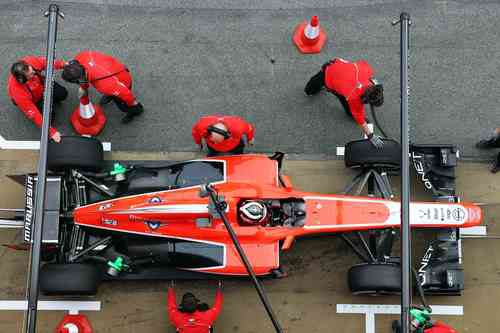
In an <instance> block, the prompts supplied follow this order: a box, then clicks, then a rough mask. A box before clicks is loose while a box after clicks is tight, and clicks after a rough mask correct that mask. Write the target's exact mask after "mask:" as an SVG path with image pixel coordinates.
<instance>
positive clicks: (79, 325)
mask: <svg viewBox="0 0 500 333" xmlns="http://www.w3.org/2000/svg"><path fill="white" fill-rule="evenodd" d="M55 333H92V326H90V322H89V320H88V319H87V317H85V316H84V315H71V314H67V315H65V316H64V318H63V319H62V320H61V322H60V323H59V325H57V327H56V331H55Z"/></svg>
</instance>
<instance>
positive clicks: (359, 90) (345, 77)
mask: <svg viewBox="0 0 500 333" xmlns="http://www.w3.org/2000/svg"><path fill="white" fill-rule="evenodd" d="M372 77H373V69H372V67H371V66H370V64H368V62H366V61H364V60H359V61H356V62H349V61H347V60H344V59H340V58H336V59H334V61H333V62H332V63H331V64H330V65H328V66H327V67H326V69H325V86H326V87H327V88H328V89H329V90H331V91H333V92H335V93H336V94H338V95H341V96H344V97H345V99H346V100H347V104H348V105H349V109H350V111H351V114H352V116H353V118H354V120H355V121H356V123H358V124H359V125H362V124H363V123H364V122H365V107H364V106H363V102H361V95H363V93H364V92H365V90H366V88H367V87H368V86H370V85H372V82H371V81H370V79H371V78H372Z"/></svg>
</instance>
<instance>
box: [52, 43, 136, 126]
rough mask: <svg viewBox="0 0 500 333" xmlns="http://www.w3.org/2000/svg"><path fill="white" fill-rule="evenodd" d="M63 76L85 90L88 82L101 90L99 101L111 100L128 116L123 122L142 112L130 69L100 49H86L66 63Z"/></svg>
mask: <svg viewBox="0 0 500 333" xmlns="http://www.w3.org/2000/svg"><path fill="white" fill-rule="evenodd" d="M62 78H63V79H64V80H66V81H68V82H71V83H78V84H80V87H81V88H82V89H86V88H87V87H88V85H87V84H90V85H92V86H94V88H95V89H96V90H97V91H98V92H99V93H101V94H102V95H103V96H102V98H101V101H100V104H101V105H103V104H107V103H109V102H111V101H112V100H113V101H114V102H115V104H116V106H117V107H118V108H119V109H120V110H121V111H122V112H125V113H126V115H125V117H124V118H123V119H122V123H129V122H130V121H132V119H134V117H136V116H138V115H140V114H141V113H142V112H143V111H144V108H143V107H142V104H141V103H139V102H138V101H137V99H136V97H135V96H134V94H132V91H131V89H132V76H131V75H130V72H129V70H128V68H127V67H126V66H125V65H124V64H122V63H121V62H120V61H118V60H117V59H115V58H113V57H112V56H109V55H107V54H104V53H101V52H97V51H83V52H80V53H79V54H77V55H76V56H75V59H74V60H71V61H70V62H69V63H68V64H67V65H66V66H64V70H63V74H62Z"/></svg>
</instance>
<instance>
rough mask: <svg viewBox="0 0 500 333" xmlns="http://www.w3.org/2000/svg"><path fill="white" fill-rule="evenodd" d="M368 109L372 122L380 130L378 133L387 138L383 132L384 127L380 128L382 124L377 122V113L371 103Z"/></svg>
mask: <svg viewBox="0 0 500 333" xmlns="http://www.w3.org/2000/svg"><path fill="white" fill-rule="evenodd" d="M370 111H371V113H372V118H373V122H374V124H375V126H376V127H377V128H378V130H379V131H380V133H382V136H383V137H384V138H388V137H387V134H385V131H384V129H383V128H382V126H380V124H379V122H378V119H377V114H376V112H375V107H374V106H373V104H370Z"/></svg>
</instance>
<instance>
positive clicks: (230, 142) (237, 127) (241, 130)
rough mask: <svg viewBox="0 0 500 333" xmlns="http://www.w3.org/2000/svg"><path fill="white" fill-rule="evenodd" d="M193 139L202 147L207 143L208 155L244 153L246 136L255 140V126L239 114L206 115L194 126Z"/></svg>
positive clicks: (251, 140) (250, 141) (249, 139)
mask: <svg viewBox="0 0 500 333" xmlns="http://www.w3.org/2000/svg"><path fill="white" fill-rule="evenodd" d="M192 134H193V139H194V142H195V143H196V144H197V145H200V148H203V143H202V140H203V139H204V140H205V142H206V145H207V149H208V154H207V156H220V155H235V154H243V152H244V149H245V141H244V137H246V139H247V141H248V143H249V144H251V145H252V144H253V141H254V127H253V126H252V125H251V124H250V123H248V122H246V121H245V120H244V119H243V118H241V117H238V116H217V115H215V116H204V117H201V118H200V120H199V121H198V122H197V123H196V124H195V125H194V126H193V129H192Z"/></svg>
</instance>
